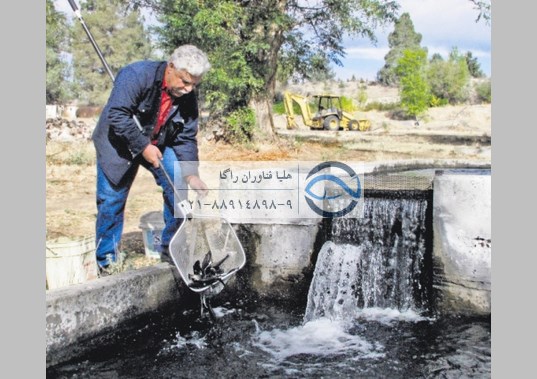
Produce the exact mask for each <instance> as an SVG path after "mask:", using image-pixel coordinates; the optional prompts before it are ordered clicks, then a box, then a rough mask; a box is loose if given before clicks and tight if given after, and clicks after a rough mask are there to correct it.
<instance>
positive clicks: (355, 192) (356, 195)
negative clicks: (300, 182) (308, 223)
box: [304, 161, 362, 218]
mask: <svg viewBox="0 0 537 379" xmlns="http://www.w3.org/2000/svg"><path fill="white" fill-rule="evenodd" d="M330 168H338V169H341V170H343V171H345V172H346V173H347V174H348V175H349V178H350V179H351V181H350V182H351V183H350V184H351V185H353V187H354V184H355V186H356V188H355V189H354V188H351V187H349V185H348V184H347V182H345V181H344V180H343V179H341V177H339V176H336V175H333V174H322V173H320V172H321V171H323V170H325V169H330ZM316 174H318V175H316ZM311 177H313V179H311V180H310V178H311ZM308 180H309V182H308V184H307V185H306V188H305V192H306V196H304V197H305V199H306V202H307V203H308V205H309V207H310V208H311V209H312V210H313V211H314V212H315V213H317V214H318V215H320V216H322V217H328V218H334V217H342V216H345V215H346V214H348V213H349V212H351V211H352V210H353V209H354V208H355V207H356V205H357V204H358V201H357V200H358V199H360V197H361V196H362V187H361V184H360V179H359V178H358V175H356V173H355V172H354V170H353V169H352V168H350V167H349V166H347V165H346V164H344V163H341V162H333V161H331V162H323V163H321V164H318V165H317V166H315V167H314V168H313V169H311V171H310V172H309V173H308V176H307V177H306V181H308ZM353 181H355V183H352V182H353ZM319 182H320V183H323V182H324V183H325V185H326V183H328V182H331V183H332V184H334V185H336V186H337V187H339V188H340V189H341V190H342V191H338V193H334V194H333V195H328V194H327V193H326V187H325V186H323V194H322V195H319V194H317V193H315V192H314V188H315V187H316V184H317V183H319ZM317 187H318V186H317ZM343 192H344V193H346V194H347V195H348V197H350V199H352V200H350V202H349V204H348V205H347V206H346V207H345V208H343V209H341V210H336V211H328V210H325V209H322V208H320V207H319V206H317V204H315V202H314V201H313V200H312V198H313V199H316V200H319V201H321V202H323V203H324V204H327V205H328V206H330V205H329V204H330V203H334V201H335V200H337V199H341V198H342V196H343V195H344V194H343Z"/></svg>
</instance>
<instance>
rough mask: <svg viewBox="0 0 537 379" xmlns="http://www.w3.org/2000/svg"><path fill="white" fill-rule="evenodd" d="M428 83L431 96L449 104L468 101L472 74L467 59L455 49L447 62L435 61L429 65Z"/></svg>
mask: <svg viewBox="0 0 537 379" xmlns="http://www.w3.org/2000/svg"><path fill="white" fill-rule="evenodd" d="M427 81H428V83H429V87H430V89H431V94H432V95H434V96H435V97H437V98H438V99H443V100H445V101H447V102H448V103H449V104H459V103H464V102H465V101H466V100H468V97H469V92H468V85H469V83H470V72H469V71H468V65H467V63H466V59H465V58H464V57H463V56H461V55H460V54H459V53H458V51H457V49H453V51H452V52H451V54H450V56H449V59H448V60H447V61H443V60H434V61H431V62H430V63H429V68H428V70H427Z"/></svg>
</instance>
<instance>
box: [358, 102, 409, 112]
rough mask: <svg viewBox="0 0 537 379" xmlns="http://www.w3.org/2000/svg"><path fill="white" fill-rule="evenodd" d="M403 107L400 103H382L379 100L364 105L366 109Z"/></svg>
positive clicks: (386, 109) (379, 109)
mask: <svg viewBox="0 0 537 379" xmlns="http://www.w3.org/2000/svg"><path fill="white" fill-rule="evenodd" d="M400 107H401V104H400V103H381V102H379V101H372V102H370V103H368V104H366V106H365V107H364V109H363V110H364V111H366V112H367V111H372V110H377V111H393V110H396V109H399V108H400Z"/></svg>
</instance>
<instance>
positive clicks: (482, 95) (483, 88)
mask: <svg viewBox="0 0 537 379" xmlns="http://www.w3.org/2000/svg"><path fill="white" fill-rule="evenodd" d="M475 92H476V94H477V99H478V100H479V101H481V102H483V103H491V102H492V85H491V81H490V80H487V81H484V82H481V83H478V84H476V86H475Z"/></svg>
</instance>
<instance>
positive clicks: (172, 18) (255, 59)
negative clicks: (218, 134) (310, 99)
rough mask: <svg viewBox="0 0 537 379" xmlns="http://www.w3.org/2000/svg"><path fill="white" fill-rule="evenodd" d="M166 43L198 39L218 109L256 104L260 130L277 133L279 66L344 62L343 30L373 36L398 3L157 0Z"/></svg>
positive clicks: (293, 69) (305, 72) (310, 68)
mask: <svg viewBox="0 0 537 379" xmlns="http://www.w3.org/2000/svg"><path fill="white" fill-rule="evenodd" d="M152 6H153V9H155V11H156V13H157V14H158V15H159V21H160V22H161V24H162V26H161V27H159V28H158V32H159V34H160V41H161V43H162V47H163V49H164V50H166V51H170V50H171V49H172V48H174V47H175V46H177V45H180V44H182V43H186V42H188V43H193V44H195V45H198V46H199V47H200V48H202V49H203V50H205V51H207V52H208V54H209V57H210V60H211V62H212V64H213V68H212V69H211V71H210V72H209V73H208V74H207V75H206V78H204V87H203V90H202V91H203V95H204V98H205V99H206V101H207V104H208V106H209V107H210V109H211V111H212V112H217V111H218V112H222V113H229V112H232V111H233V110H235V109H238V108H241V107H250V108H251V109H253V110H254V111H255V116H256V126H257V129H256V133H254V134H255V135H257V136H258V137H262V136H263V135H264V136H269V137H274V125H273V120H272V101H273V98H274V91H275V84H276V78H277V73H278V70H279V69H281V70H284V71H285V72H286V73H287V74H288V76H291V75H292V76H293V77H300V76H301V77H304V78H308V76H309V74H310V73H312V72H319V71H324V72H328V66H329V63H330V62H333V63H336V64H339V65H341V61H340V58H341V57H343V56H344V55H345V53H344V48H343V37H344V36H345V35H349V36H361V37H366V38H369V39H370V40H372V41H375V36H374V30H375V28H376V27H377V26H378V25H379V24H383V23H386V22H389V21H393V19H394V17H395V12H396V11H397V9H398V4H397V3H395V2H392V1H384V0H368V1H363V0H340V1H327V0H325V1H317V2H312V3H311V4H304V3H303V2H297V1H289V0H242V1H238V0H236V1H231V0H213V1H195V0H179V1H177V0H154V2H153V3H152Z"/></svg>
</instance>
